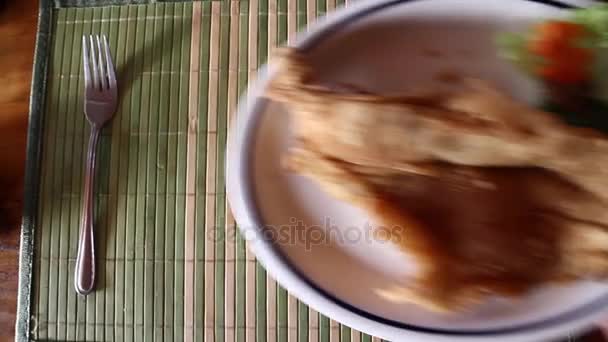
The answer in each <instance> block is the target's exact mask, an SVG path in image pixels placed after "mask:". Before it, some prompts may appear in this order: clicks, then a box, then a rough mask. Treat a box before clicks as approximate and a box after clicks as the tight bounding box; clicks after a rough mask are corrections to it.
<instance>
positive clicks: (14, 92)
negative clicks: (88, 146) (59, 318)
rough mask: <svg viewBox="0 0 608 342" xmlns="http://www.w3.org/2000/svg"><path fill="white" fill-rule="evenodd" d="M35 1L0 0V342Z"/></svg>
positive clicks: (5, 334)
mask: <svg viewBox="0 0 608 342" xmlns="http://www.w3.org/2000/svg"><path fill="white" fill-rule="evenodd" d="M37 15H38V1H37V0H0V84H2V88H1V89H2V91H0V137H1V138H0V341H12V340H13V338H14V337H13V336H14V331H15V328H14V325H15V311H16V309H17V279H18V277H17V273H18V272H17V267H18V255H19V231H20V229H19V224H20V220H21V198H22V184H23V169H24V162H25V143H26V129H27V114H28V105H29V90H30V79H31V73H32V57H33V53H34V41H35V34H36V24H37Z"/></svg>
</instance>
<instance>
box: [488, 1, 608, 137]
mask: <svg viewBox="0 0 608 342" xmlns="http://www.w3.org/2000/svg"><path fill="white" fill-rule="evenodd" d="M498 41H499V46H500V50H501V54H502V55H503V56H504V57H505V58H507V59H508V60H510V61H512V62H513V63H515V64H516V65H517V66H518V67H519V68H520V69H521V70H522V71H524V72H525V73H526V74H528V75H529V76H531V77H533V78H535V79H537V80H539V81H540V82H542V84H543V85H545V87H546V89H547V94H548V96H547V101H546V105H545V107H546V108H545V109H547V110H549V111H551V112H554V113H557V114H559V115H561V116H562V117H563V118H564V119H565V120H566V121H567V122H568V123H570V124H574V125H577V126H587V127H594V128H596V129H600V130H602V131H605V132H608V118H606V116H607V113H608V4H604V5H599V6H594V7H590V8H585V9H578V10H573V11H572V13H571V15H569V16H567V17H565V18H562V19H550V20H546V21H543V22H540V23H537V24H535V25H533V26H531V27H529V28H528V29H526V30H525V31H523V32H508V33H502V34H500V36H499V40H498Z"/></svg>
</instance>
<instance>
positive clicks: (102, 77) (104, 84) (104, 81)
mask: <svg viewBox="0 0 608 342" xmlns="http://www.w3.org/2000/svg"><path fill="white" fill-rule="evenodd" d="M95 41H96V43H97V58H98V60H99V62H98V65H99V81H100V86H101V89H102V90H103V89H107V88H108V75H107V74H106V70H105V69H106V64H105V63H104V60H103V52H102V50H101V43H100V41H99V36H98V35H95Z"/></svg>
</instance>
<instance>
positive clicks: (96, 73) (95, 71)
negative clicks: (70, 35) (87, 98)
mask: <svg viewBox="0 0 608 342" xmlns="http://www.w3.org/2000/svg"><path fill="white" fill-rule="evenodd" d="M89 43H90V44H89V47H90V50H91V51H90V56H91V64H93V71H92V74H93V88H95V89H97V90H99V88H100V87H99V69H98V68H97V59H96V58H95V43H94V42H93V36H92V35H90V36H89Z"/></svg>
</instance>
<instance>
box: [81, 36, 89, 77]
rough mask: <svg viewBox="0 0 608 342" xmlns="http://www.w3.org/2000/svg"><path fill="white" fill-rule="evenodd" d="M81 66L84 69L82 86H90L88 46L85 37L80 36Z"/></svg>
mask: <svg viewBox="0 0 608 342" xmlns="http://www.w3.org/2000/svg"><path fill="white" fill-rule="evenodd" d="M82 68H83V71H84V86H85V88H88V87H90V86H91V70H90V69H89V48H88V47H87V37H86V36H85V35H83V36H82Z"/></svg>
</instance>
